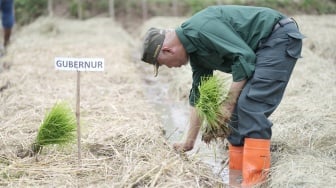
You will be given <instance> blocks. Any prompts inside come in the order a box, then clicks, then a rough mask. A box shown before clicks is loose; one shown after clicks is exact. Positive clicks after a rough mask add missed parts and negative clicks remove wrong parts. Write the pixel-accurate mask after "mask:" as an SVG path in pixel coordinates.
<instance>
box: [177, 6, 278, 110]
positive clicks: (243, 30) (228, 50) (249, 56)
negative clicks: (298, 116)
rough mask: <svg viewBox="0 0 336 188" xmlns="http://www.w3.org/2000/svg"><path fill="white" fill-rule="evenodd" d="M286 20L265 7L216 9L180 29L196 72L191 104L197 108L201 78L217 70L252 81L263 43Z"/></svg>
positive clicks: (194, 18)
mask: <svg viewBox="0 0 336 188" xmlns="http://www.w3.org/2000/svg"><path fill="white" fill-rule="evenodd" d="M284 17H285V16H284V15H283V14H281V13H279V12H277V11H275V10H272V9H269V8H264V7H251V6H235V5H224V6H212V7H208V8H206V9H204V10H202V11H200V12H198V13H196V14H195V15H194V16H192V17H191V18H190V19H189V20H187V21H185V22H184V23H183V24H182V25H181V26H180V27H178V28H176V30H175V31H176V33H177V36H178V37H179V39H180V41H181V42H182V44H183V46H184V47H185V49H186V51H187V53H188V54H189V58H190V65H191V67H192V72H193V84H192V89H191V91H190V95H189V102H190V104H191V105H192V106H194V105H195V102H196V101H197V99H198V96H199V92H198V86H199V83H200V80H201V77H203V76H210V75H212V74H213V71H214V70H219V71H223V72H226V73H231V74H232V77H233V81H241V80H244V79H249V78H250V77H251V76H252V74H253V72H254V69H255V61H256V54H255V52H256V50H257V48H258V44H259V41H260V40H261V39H263V38H266V37H268V36H269V35H270V34H271V32H272V29H273V26H274V25H275V24H276V23H277V22H278V21H279V20H281V19H282V18H284Z"/></svg>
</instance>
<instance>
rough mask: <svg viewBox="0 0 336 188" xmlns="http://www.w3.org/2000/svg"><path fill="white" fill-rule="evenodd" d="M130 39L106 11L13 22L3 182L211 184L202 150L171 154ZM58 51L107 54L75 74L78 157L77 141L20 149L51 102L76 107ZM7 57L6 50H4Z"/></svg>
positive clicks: (0, 158)
mask: <svg viewBox="0 0 336 188" xmlns="http://www.w3.org/2000/svg"><path fill="white" fill-rule="evenodd" d="M134 42H135V41H134V39H132V38H131V37H130V36H129V35H128V34H127V33H126V32H125V31H124V30H123V29H122V28H121V27H120V26H119V25H118V24H116V23H114V22H112V21H111V20H109V19H104V18H95V19H92V20H87V21H71V20H62V19H55V18H54V19H51V18H41V19H39V20H37V21H36V22H34V23H32V24H31V25H29V26H26V27H24V28H21V29H20V30H18V31H16V33H15V35H14V38H13V40H12V45H11V47H10V49H9V51H8V55H7V57H6V58H7V60H8V61H10V62H11V63H10V68H9V69H6V70H4V71H2V72H1V73H0V80H1V82H0V84H1V85H0V87H1V86H2V85H6V87H5V89H3V90H1V92H0V104H1V106H0V125H1V126H0V148H1V150H0V186H7V187H214V186H216V185H217V184H218V183H219V181H220V180H219V179H218V178H217V177H216V176H215V175H213V174H212V173H211V169H210V168H209V167H207V166H206V165H204V164H203V163H201V162H200V161H199V159H197V158H192V157H188V158H186V157H183V156H180V155H178V154H176V153H175V152H174V151H173V150H172V149H171V147H170V145H169V144H167V142H166V139H165V137H164V135H163V131H162V126H163V125H162V124H161V120H160V118H159V116H158V115H159V114H158V113H157V112H156V111H155V110H153V107H152V106H151V105H150V104H149V101H148V98H146V97H145V95H146V94H145V91H144V89H143V87H142V86H143V84H144V82H143V81H142V77H141V74H140V73H141V72H140V71H139V69H138V67H137V66H136V63H135V62H134V51H133V49H134V47H133V44H134ZM57 56H70V57H103V58H105V71H104V72H83V73H81V125H82V153H81V156H82V165H81V166H78V161H77V146H76V145H72V146H70V147H65V148H59V147H57V146H50V147H46V148H44V149H43V152H42V153H41V154H40V155H38V156H37V157H36V158H35V157H23V158H20V157H19V156H20V155H19V153H20V152H22V151H23V150H24V149H26V148H28V147H29V146H30V144H31V143H32V142H33V141H34V139H35V138H36V134H37V130H38V128H39V126H40V124H41V122H42V120H43V117H44V115H45V113H46V111H48V110H49V109H50V108H51V107H52V106H53V104H54V103H55V102H57V101H67V102H69V104H71V106H72V107H73V109H75V93H76V73H75V72H64V71H56V70H54V65H53V60H54V57H57ZM1 60H4V59H1Z"/></svg>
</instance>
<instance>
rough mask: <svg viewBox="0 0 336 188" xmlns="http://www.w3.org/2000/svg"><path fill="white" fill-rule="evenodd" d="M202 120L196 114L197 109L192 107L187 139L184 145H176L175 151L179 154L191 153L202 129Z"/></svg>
mask: <svg viewBox="0 0 336 188" xmlns="http://www.w3.org/2000/svg"><path fill="white" fill-rule="evenodd" d="M201 123H202V121H201V119H200V117H199V116H198V114H197V112H196V108H195V107H193V106H191V107H190V125H189V130H188V134H187V138H186V140H185V141H184V143H175V144H174V145H173V147H174V149H175V150H176V151H179V152H186V151H190V150H192V149H193V148H194V145H195V141H196V139H197V135H198V132H199V130H200V127H201Z"/></svg>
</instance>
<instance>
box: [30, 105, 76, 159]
mask: <svg viewBox="0 0 336 188" xmlns="http://www.w3.org/2000/svg"><path fill="white" fill-rule="evenodd" d="M75 139H76V117H75V114H74V113H73V112H72V110H71V108H70V107H69V105H68V104H67V103H65V102H60V103H56V104H55V105H54V106H53V108H52V109H51V110H50V112H49V113H47V114H46V116H45V118H44V120H43V122H42V124H41V126H40V128H39V131H38V134H37V138H36V141H35V143H34V144H33V146H32V150H33V152H34V153H35V154H37V153H39V152H40V151H41V149H42V147H43V146H46V145H51V144H58V145H66V144H69V143H72V142H73V141H75Z"/></svg>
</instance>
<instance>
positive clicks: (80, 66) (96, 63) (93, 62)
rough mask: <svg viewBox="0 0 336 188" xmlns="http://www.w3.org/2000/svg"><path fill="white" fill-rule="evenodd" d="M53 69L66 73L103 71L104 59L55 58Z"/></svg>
mask: <svg viewBox="0 0 336 188" xmlns="http://www.w3.org/2000/svg"><path fill="white" fill-rule="evenodd" d="M55 69H56V70H66V71H104V58H72V57H55Z"/></svg>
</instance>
